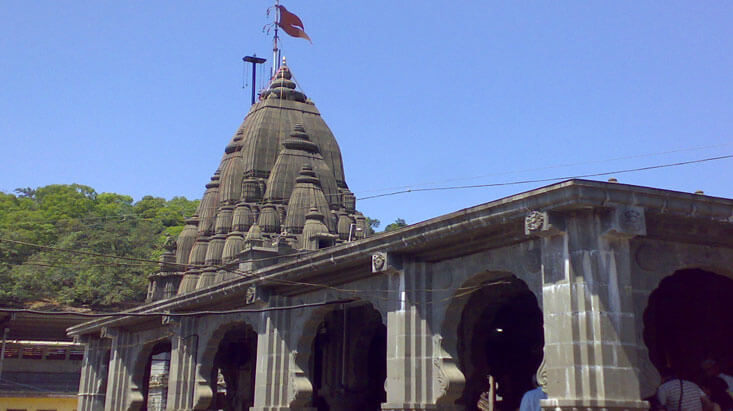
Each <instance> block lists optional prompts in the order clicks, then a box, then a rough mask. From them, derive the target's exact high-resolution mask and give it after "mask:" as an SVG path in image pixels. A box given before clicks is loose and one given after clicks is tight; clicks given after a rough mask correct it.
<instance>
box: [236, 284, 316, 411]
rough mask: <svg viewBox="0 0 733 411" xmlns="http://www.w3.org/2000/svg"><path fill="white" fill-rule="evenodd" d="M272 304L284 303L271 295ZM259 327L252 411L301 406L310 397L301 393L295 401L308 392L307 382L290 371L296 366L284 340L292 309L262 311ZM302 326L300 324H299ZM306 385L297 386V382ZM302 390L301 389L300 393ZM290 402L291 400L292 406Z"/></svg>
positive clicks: (282, 299)
mask: <svg viewBox="0 0 733 411" xmlns="http://www.w3.org/2000/svg"><path fill="white" fill-rule="evenodd" d="M269 302H270V304H271V305H272V306H277V305H280V304H282V305H287V303H286V302H285V299H284V298H279V297H272V298H271V299H270V301H269ZM261 315H262V318H261V321H260V329H259V330H258V331H257V370H256V374H255V398H254V406H253V407H252V408H250V410H251V411H278V410H290V409H298V410H304V409H308V408H305V403H307V401H308V400H310V397H308V396H307V395H306V396H303V395H300V396H301V397H304V398H302V399H301V400H300V401H295V400H296V396H298V393H299V392H301V391H302V392H305V393H310V392H311V390H312V388H311V389H308V388H310V382H309V381H308V378H307V377H306V376H304V375H303V373H302V371H301V372H300V374H299V375H300V376H298V375H297V373H296V374H293V368H297V366H295V362H294V353H293V352H291V348H290V344H289V343H288V341H287V337H288V329H289V328H290V320H291V312H290V311H289V310H284V311H267V312H263V313H262V314H261ZM301 326H302V325H301ZM303 384H305V385H307V386H306V387H299V385H303ZM301 394H302V393H301ZM291 402H294V404H293V407H292V408H291Z"/></svg>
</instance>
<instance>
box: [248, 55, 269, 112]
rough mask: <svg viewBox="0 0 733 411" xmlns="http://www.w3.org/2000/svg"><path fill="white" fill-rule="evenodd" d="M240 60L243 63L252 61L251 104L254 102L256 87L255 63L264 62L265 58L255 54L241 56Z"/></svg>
mask: <svg viewBox="0 0 733 411" xmlns="http://www.w3.org/2000/svg"><path fill="white" fill-rule="evenodd" d="M242 61H244V62H245V63H252V104H254V103H255V88H256V87H257V86H256V85H255V84H256V83H255V82H256V81H257V74H256V73H257V65H258V64H262V63H264V62H265V61H267V60H265V59H263V58H261V57H257V54H253V55H251V56H245V57H242Z"/></svg>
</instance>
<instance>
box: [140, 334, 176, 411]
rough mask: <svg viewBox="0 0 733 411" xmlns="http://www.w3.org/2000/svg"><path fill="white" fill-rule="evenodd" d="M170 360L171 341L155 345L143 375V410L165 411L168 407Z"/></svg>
mask: <svg viewBox="0 0 733 411" xmlns="http://www.w3.org/2000/svg"><path fill="white" fill-rule="evenodd" d="M170 360H171V343H170V341H162V342H160V343H158V344H156V345H155V346H154V347H153V350H152V352H151V353H150V356H149V357H148V363H147V364H146V366H145V374H144V375H143V390H142V392H143V406H142V408H141V411H164V410H165V409H166V406H167V399H168V374H169V372H170Z"/></svg>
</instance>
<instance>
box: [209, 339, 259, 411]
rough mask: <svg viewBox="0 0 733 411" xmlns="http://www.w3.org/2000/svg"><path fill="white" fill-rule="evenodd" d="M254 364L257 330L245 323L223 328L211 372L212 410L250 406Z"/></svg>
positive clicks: (232, 410) (241, 410) (235, 410)
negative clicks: (225, 330)
mask: <svg viewBox="0 0 733 411" xmlns="http://www.w3.org/2000/svg"><path fill="white" fill-rule="evenodd" d="M256 363H257V333H255V332H254V330H253V329H252V328H251V327H249V326H245V325H242V326H239V327H235V328H232V329H231V330H229V331H227V333H226V334H224V338H222V340H221V342H220V343H219V349H218V351H217V352H216V356H215V357H214V367H213V368H212V372H211V389H212V391H213V392H214V404H213V408H212V409H213V410H225V411H246V410H249V407H251V406H252V405H254V387H255V371H256V365H257V364H256Z"/></svg>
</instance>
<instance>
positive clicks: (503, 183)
mask: <svg viewBox="0 0 733 411" xmlns="http://www.w3.org/2000/svg"><path fill="white" fill-rule="evenodd" d="M728 158H733V154H728V155H723V156H717V157H708V158H703V159H699V160H690V161H679V162H676V163H667V164H658V165H654V166H646V167H637V168H628V169H622V170H615V171H605V172H602V173H590V174H581V175H572V176H565V177H551V178H538V179H531V180H519V181H507V182H501V183H488V184H472V185H462V186H446V187H430V188H415V189H406V190H399V191H393V192H390V193H384V194H375V195H372V196H366V197H361V198H357V200H359V201H363V200H370V199H373V198H380V197H389V196H394V195H398V194H407V193H417V192H424V191H447V190H464V189H471V188H485V187H501V186H511V185H519V184H532V183H547V182H551V181H564V180H572V179H578V178H590V177H601V176H608V175H614V174H625V173H632V172H636V171H646V170H656V169H660V168H669V167H678V166H684V165H689V164H697V163H705V162H708V161H716V160H724V159H728Z"/></svg>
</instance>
